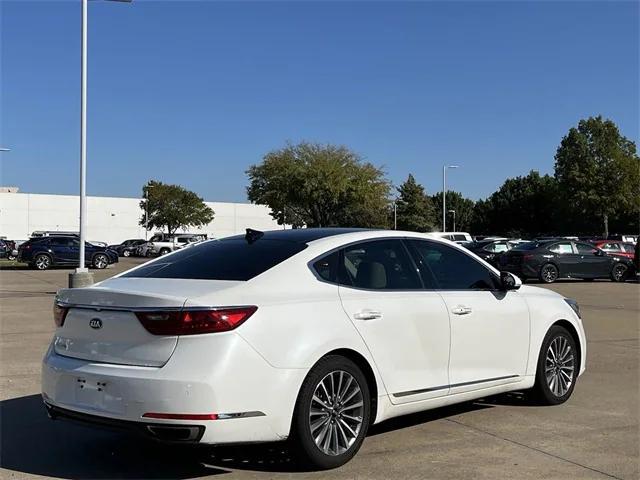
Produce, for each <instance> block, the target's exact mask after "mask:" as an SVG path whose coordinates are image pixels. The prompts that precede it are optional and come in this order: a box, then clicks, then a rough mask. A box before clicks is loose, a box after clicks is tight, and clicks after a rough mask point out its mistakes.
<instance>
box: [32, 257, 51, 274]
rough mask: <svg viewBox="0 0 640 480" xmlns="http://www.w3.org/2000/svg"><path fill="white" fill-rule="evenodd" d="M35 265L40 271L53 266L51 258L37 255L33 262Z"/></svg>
mask: <svg viewBox="0 0 640 480" xmlns="http://www.w3.org/2000/svg"><path fill="white" fill-rule="evenodd" d="M33 265H34V266H35V267H36V268H37V269H38V270H46V269H47V268H49V267H50V266H51V257H50V256H49V255H44V254H40V255H36V258H35V259H34V261H33Z"/></svg>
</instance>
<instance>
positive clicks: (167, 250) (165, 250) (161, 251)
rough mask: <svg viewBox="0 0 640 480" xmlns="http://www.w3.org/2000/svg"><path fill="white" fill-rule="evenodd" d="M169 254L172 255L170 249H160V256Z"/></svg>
mask: <svg viewBox="0 0 640 480" xmlns="http://www.w3.org/2000/svg"><path fill="white" fill-rule="evenodd" d="M167 253H171V250H169V249H168V248H162V249H160V255H166V254H167Z"/></svg>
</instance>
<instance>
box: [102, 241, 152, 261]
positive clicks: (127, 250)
mask: <svg viewBox="0 0 640 480" xmlns="http://www.w3.org/2000/svg"><path fill="white" fill-rule="evenodd" d="M143 243H146V240H144V239H142V238H133V239H130V240H125V241H124V242H122V243H120V244H118V245H109V248H110V249H112V250H115V251H116V252H118V255H120V256H121V257H130V256H131V255H132V254H133V253H134V252H135V250H136V248H137V247H139V246H140V245H142V244H143Z"/></svg>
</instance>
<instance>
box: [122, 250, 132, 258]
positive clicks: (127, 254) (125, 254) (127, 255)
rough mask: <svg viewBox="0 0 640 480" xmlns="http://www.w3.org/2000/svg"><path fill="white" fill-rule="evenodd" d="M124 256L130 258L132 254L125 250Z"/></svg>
mask: <svg viewBox="0 0 640 480" xmlns="http://www.w3.org/2000/svg"><path fill="white" fill-rule="evenodd" d="M122 256H123V257H129V256H131V252H130V251H129V250H125V251H124V252H122Z"/></svg>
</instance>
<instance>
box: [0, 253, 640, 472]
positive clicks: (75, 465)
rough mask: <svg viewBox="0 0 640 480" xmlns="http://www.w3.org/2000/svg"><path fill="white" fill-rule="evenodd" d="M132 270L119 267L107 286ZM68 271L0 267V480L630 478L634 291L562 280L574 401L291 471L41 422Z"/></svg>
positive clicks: (380, 443)
mask: <svg viewBox="0 0 640 480" xmlns="http://www.w3.org/2000/svg"><path fill="white" fill-rule="evenodd" d="M136 262H140V260H135V259H123V260H121V263H119V264H118V265H116V266H115V268H114V267H111V268H109V269H107V270H105V271H99V272H96V279H97V280H99V279H103V278H106V277H108V276H110V275H113V274H114V273H116V272H118V271H122V270H123V269H125V268H127V267H129V266H132V265H133V264H134V263H136ZM69 272H70V270H50V271H44V272H39V271H33V270H26V269H22V268H17V267H8V268H7V267H6V266H5V268H4V269H3V268H2V267H1V266H0V314H1V319H0V466H1V467H2V468H1V469H0V478H27V477H34V476H45V477H59V478H128V479H129V478H130V479H133V478H181V479H188V478H201V477H207V476H213V475H219V474H224V478H230V479H233V478H279V477H287V478H323V479H324V478H361V479H365V478H366V479H368V478H384V479H396V478H416V479H427V478H434V479H435V478H437V479H450V478H451V479H453V478H456V479H458V478H474V479H500V478H553V479H568V478H572V479H576V478H580V479H582V478H594V479H598V478H620V479H637V478H639V476H640V471H639V459H640V452H639V423H638V417H639V404H638V396H639V390H640V389H639V386H640V385H639V381H638V365H639V356H638V353H639V344H638V332H639V328H638V327H639V323H640V285H638V284H637V283H626V284H614V283H611V282H608V281H602V282H571V281H568V282H559V283H557V284H554V285H553V286H551V287H550V288H552V289H553V290H556V291H558V292H560V293H562V294H564V295H566V296H569V297H572V298H575V299H577V300H578V301H579V302H580V304H581V307H582V312H583V318H584V322H585V328H586V331H587V337H588V363H587V372H586V373H585V374H584V375H583V376H582V377H581V378H580V380H579V381H578V384H577V386H576V389H575V391H574V394H573V397H572V398H571V399H570V400H569V402H567V403H566V404H564V405H561V406H557V407H536V406H530V405H528V404H527V403H526V401H525V400H524V399H523V397H522V396H521V395H518V394H509V395H502V396H499V397H493V398H487V399H485V400H483V401H476V402H472V403H466V404H462V405H459V406H455V407H450V408H444V409H438V410H433V411H430V412H425V413H421V414H415V415H411V416H407V417H401V418H398V419H393V420H390V421H387V422H384V423H382V424H380V425H376V426H375V427H372V428H371V429H370V433H369V436H368V438H367V439H366V440H365V443H364V445H363V447H362V449H361V450H360V452H359V454H358V455H357V456H356V457H355V459H354V460H353V461H352V462H350V463H349V464H347V465H346V466H344V467H342V468H340V469H337V470H332V471H329V472H304V471H300V470H299V469H298V468H297V467H296V465H295V462H293V461H292V460H291V458H290V456H289V454H288V451H287V450H286V448H285V446H283V445H262V446H238V447H225V448H213V447H198V448H193V447H191V448H187V447H180V448H176V447H168V446H163V445H158V444H155V443H152V442H148V441H142V440H141V439H139V438H136V437H130V436H127V435H125V434H122V433H118V432H109V431H98V430H93V429H90V428H87V427H84V426H79V425H74V424H69V423H63V422H59V421H56V422H54V421H51V420H49V419H48V418H47V415H46V413H45V410H44V408H43V406H42V402H41V400H40V396H39V392H40V386H39V383H40V361H41V358H42V356H43V354H44V351H45V349H46V347H47V345H48V343H49V341H50V339H51V335H52V332H53V330H54V328H53V320H52V317H51V305H52V301H53V296H54V295H55V292H56V290H57V289H59V288H62V287H65V286H66V283H67V274H68V273H69Z"/></svg>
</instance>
